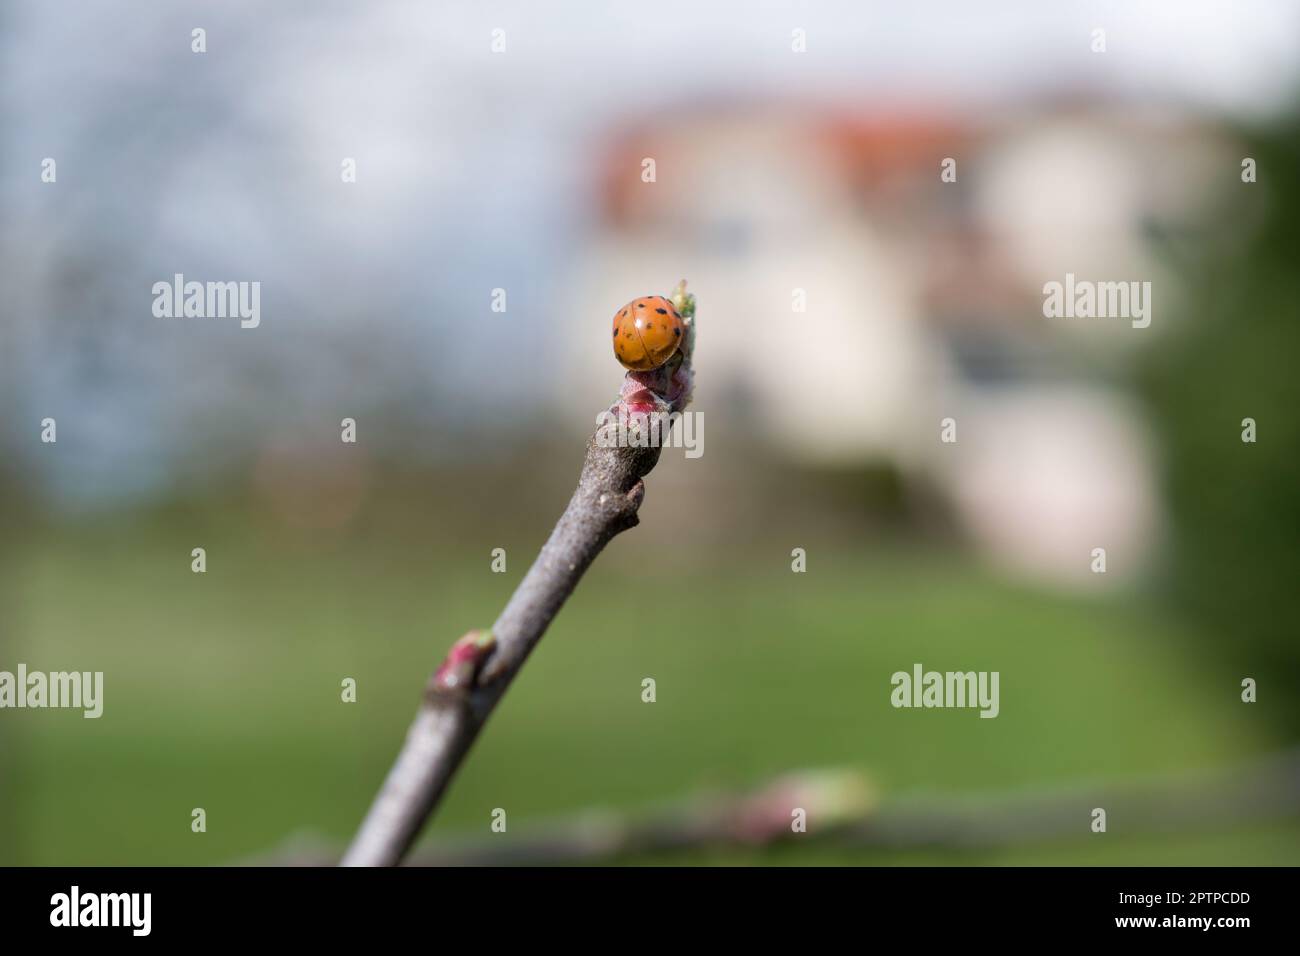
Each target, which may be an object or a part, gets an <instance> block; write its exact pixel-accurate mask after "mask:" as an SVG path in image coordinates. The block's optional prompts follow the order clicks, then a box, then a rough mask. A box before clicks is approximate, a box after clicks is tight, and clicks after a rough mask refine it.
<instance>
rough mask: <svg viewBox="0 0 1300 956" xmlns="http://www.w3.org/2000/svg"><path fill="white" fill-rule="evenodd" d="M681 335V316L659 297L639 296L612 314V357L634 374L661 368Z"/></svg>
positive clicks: (674, 349) (670, 304)
mask: <svg viewBox="0 0 1300 956" xmlns="http://www.w3.org/2000/svg"><path fill="white" fill-rule="evenodd" d="M685 336H686V325H685V323H683V322H682V317H681V314H680V313H679V312H678V311H677V309H676V308H674V306H673V304H672V302H671V301H670V300H669V299H666V298H664V297H663V296H661V295H643V296H642V297H641V298H639V299H633V300H632V301H631V302H629V303H628V304H627V305H625V306H623V308H621V309H619V310H618V311H617V312H616V313H614V355H615V357H616V358H617V359H618V360H619V361H620V362H621V363H622V364H623V365H624V366H625V367H627V368H630V369H632V370H633V371H635V372H648V371H650V370H651V369H654V368H658V367H659V366H661V365H663V364H664V363H665V362H667V361H668V360H669V359H670V358H672V357H673V354H674V353H675V352H676V351H677V349H678V348H679V347H681V344H682V339H683V338H685Z"/></svg>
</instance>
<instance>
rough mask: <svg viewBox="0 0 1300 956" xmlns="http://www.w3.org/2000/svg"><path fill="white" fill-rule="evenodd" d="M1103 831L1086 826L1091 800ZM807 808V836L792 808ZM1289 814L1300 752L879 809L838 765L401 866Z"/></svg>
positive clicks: (313, 859)
mask: <svg viewBox="0 0 1300 956" xmlns="http://www.w3.org/2000/svg"><path fill="white" fill-rule="evenodd" d="M1096 807H1100V808H1103V809H1105V810H1106V811H1107V832H1106V833H1104V834H1098V833H1092V832H1091V831H1090V824H1091V821H1092V816H1091V813H1092V810H1093V808H1096ZM796 809H799V810H802V811H804V812H805V813H806V820H807V829H806V832H797V831H796V830H795V829H794V826H793V824H794V819H793V817H792V811H794V810H796ZM1298 816H1300V751H1297V750H1291V751H1286V752H1284V753H1279V754H1275V755H1273V756H1270V757H1268V758H1265V759H1262V760H1256V761H1251V762H1249V763H1246V764H1241V765H1237V766H1234V767H1233V768H1232V769H1231V770H1228V771H1224V770H1211V771H1203V772H1198V773H1180V774H1163V775H1158V776H1155V777H1151V778H1148V779H1146V780H1141V781H1134V782H1130V783H1125V784H1122V785H1114V784H1110V785H1101V784H1093V785H1075V786H1071V787H1060V788H1054V789H1052V790H1050V791H1043V792H1024V793H1007V794H984V795H980V796H969V797H963V798H952V797H940V796H934V795H925V794H916V795H903V796H900V797H898V798H895V799H894V800H891V801H890V802H889V803H887V804H885V805H881V804H880V803H879V799H878V796H877V794H876V793H875V791H874V789H873V787H872V785H871V783H870V780H869V779H868V778H867V776H866V775H864V774H862V773H861V772H859V771H856V770H851V769H839V770H823V771H817V772H799V773H790V774H785V775H782V776H781V777H778V778H775V779H773V780H771V781H768V782H767V783H764V784H762V785H760V786H758V787H755V788H753V789H752V790H749V791H742V792H736V793H731V794H726V793H713V794H710V793H701V794H697V795H695V796H692V797H690V798H688V799H685V800H682V801H679V802H677V803H673V804H669V805H666V806H664V807H663V808H661V809H660V810H658V811H654V812H650V813H644V812H643V813H627V812H620V811H612V810H606V811H599V810H590V811H587V812H584V813H580V814H576V815H574V816H573V817H570V818H565V819H558V820H552V821H549V822H545V821H539V822H537V823H534V824H532V825H530V826H525V827H524V828H522V829H521V830H520V831H519V832H513V831H510V832H507V833H505V834H496V835H492V836H483V837H470V836H465V835H457V834H448V835H446V836H444V837H442V838H440V839H439V840H438V841H437V842H436V843H433V844H431V845H429V846H427V847H425V848H423V849H422V850H420V852H418V853H416V854H415V855H413V856H412V857H411V859H410V860H409V861H408V862H409V864H410V865H412V866H526V865H537V864H547V865H558V864H566V863H568V864H604V863H615V862H620V861H633V862H635V861H636V860H638V859H641V860H646V859H650V858H654V857H659V858H662V859H665V860H671V859H672V858H673V854H678V855H680V854H686V855H688V856H691V855H695V856H698V855H700V854H723V855H724V858H725V854H726V853H728V852H731V853H736V852H740V853H753V852H755V851H760V850H773V849H778V848H780V847H781V846H795V845H802V844H804V843H810V844H812V845H815V846H820V847H822V848H826V849H839V850H845V851H862V850H872V851H877V852H879V851H913V852H916V851H929V850H947V851H959V852H965V853H988V852H989V851H995V850H999V849H1008V848H1012V847H1021V848H1023V847H1030V846H1034V845H1050V844H1052V843H1057V842H1066V843H1069V842H1073V841H1083V840H1116V841H1121V842H1125V843H1132V842H1134V841H1135V840H1141V839H1149V838H1152V837H1161V836H1163V837H1171V836H1177V835H1178V834H1180V833H1186V832H1201V833H1205V832H1216V831H1223V830H1227V831H1231V830H1232V829H1233V828H1235V827H1242V826H1258V825H1261V824H1268V823H1276V822H1279V821H1292V820H1295V819H1296V818H1297V817H1298ZM335 853H336V851H332V850H331V849H330V846H329V844H328V841H324V840H321V839H320V838H319V837H311V836H305V835H303V836H298V837H295V838H293V839H291V840H290V841H288V842H287V843H286V845H284V846H282V847H281V848H279V849H278V850H276V851H273V852H272V853H270V854H267V855H266V856H262V857H254V858H251V859H248V860H244V861H241V862H242V863H244V864H245V865H255V866H329V865H332V863H333V862H334V860H335V859H336V856H335Z"/></svg>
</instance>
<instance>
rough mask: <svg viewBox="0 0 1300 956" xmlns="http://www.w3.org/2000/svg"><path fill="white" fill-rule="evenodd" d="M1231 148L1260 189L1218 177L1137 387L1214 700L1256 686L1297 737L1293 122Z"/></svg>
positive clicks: (1299, 463) (1298, 156) (1299, 249)
mask: <svg viewBox="0 0 1300 956" xmlns="http://www.w3.org/2000/svg"><path fill="white" fill-rule="evenodd" d="M1239 138H1240V141H1241V142H1242V143H1243V145H1244V148H1243V151H1242V157H1241V158H1242V160H1244V159H1245V158H1246V157H1251V158H1253V159H1254V160H1255V161H1256V163H1257V167H1258V181H1257V182H1254V183H1247V182H1244V181H1242V177H1241V175H1240V174H1239V173H1238V172H1236V171H1234V170H1232V169H1228V170H1226V171H1225V175H1226V176H1227V177H1230V178H1229V188H1228V191H1227V201H1226V202H1225V203H1215V204H1214V207H1215V208H1214V214H1213V216H1212V221H1211V222H1209V223H1208V228H1207V229H1205V231H1204V237H1205V238H1204V241H1202V242H1199V243H1198V244H1197V245H1196V247H1195V250H1194V252H1193V254H1192V255H1191V256H1190V257H1188V258H1186V259H1182V261H1180V262H1179V263H1178V266H1177V267H1178V270H1179V272H1181V273H1183V274H1184V275H1183V278H1184V282H1185V290H1186V293H1187V298H1186V300H1185V302H1186V308H1185V310H1184V311H1183V312H1182V314H1180V315H1176V316H1172V317H1171V318H1170V321H1171V322H1174V323H1177V324H1178V325H1179V326H1181V327H1180V328H1178V329H1176V330H1175V332H1176V334H1171V335H1169V336H1168V338H1167V339H1162V340H1161V342H1160V343H1159V344H1158V346H1157V347H1156V348H1154V349H1152V350H1151V352H1150V353H1148V354H1149V362H1148V363H1147V365H1146V368H1145V370H1144V372H1145V374H1144V376H1143V385H1144V388H1145V392H1146V395H1147V397H1148V399H1149V400H1150V403H1151V406H1152V410H1153V414H1154V416H1155V423H1156V426H1157V429H1158V432H1159V434H1160V435H1161V437H1162V439H1163V441H1164V453H1165V459H1164V463H1165V483H1166V488H1167V491H1168V499H1167V500H1168V502H1169V507H1170V510H1171V512H1172V518H1173V522H1172V523H1173V534H1172V545H1173V554H1172V556H1171V558H1172V560H1171V564H1170V568H1171V580H1170V582H1169V583H1170V591H1171V596H1172V597H1173V599H1174V600H1175V601H1176V602H1177V604H1178V606H1179V608H1180V609H1181V610H1182V611H1183V612H1184V613H1186V614H1188V615H1191V616H1192V617H1193V618H1194V620H1195V622H1196V623H1197V625H1198V630H1199V631H1200V632H1202V633H1203V634H1205V636H1206V637H1207V638H1208V639H1209V640H1210V641H1212V642H1213V644H1214V646H1215V648H1216V651H1217V653H1218V654H1219V655H1221V659H1222V660H1223V661H1224V663H1225V664H1226V665H1227V666H1228V667H1229V670H1228V671H1227V673H1226V674H1225V691H1224V692H1225V693H1229V694H1231V693H1234V690H1233V687H1234V686H1235V687H1238V688H1239V686H1240V683H1241V678H1244V677H1253V678H1255V679H1256V680H1257V681H1258V683H1259V699H1260V706H1264V705H1265V704H1266V706H1267V712H1268V713H1269V714H1270V715H1273V716H1275V717H1277V718H1278V720H1279V721H1280V722H1282V723H1283V724H1285V729H1286V731H1287V732H1288V733H1290V734H1295V733H1296V732H1297V731H1300V694H1297V691H1300V655H1297V650H1298V649H1300V648H1298V646H1297V634H1296V625H1297V621H1300V548H1297V530H1298V529H1300V495H1297V490H1298V482H1297V479H1298V478H1300V416H1298V414H1297V413H1298V412H1300V374H1297V368H1296V363H1297V361H1300V271H1298V270H1297V262H1296V257H1297V253H1300V118H1298V117H1296V116H1292V117H1291V118H1290V119H1288V120H1287V121H1285V122H1280V123H1278V124H1276V125H1273V126H1270V127H1268V128H1266V129H1257V130H1242V131H1239ZM1243 193H1244V195H1243ZM1243 223H1244V224H1245V227H1244V228H1243V227H1242V224H1243ZM1247 418H1251V419H1254V421H1255V423H1256V426H1257V435H1256V441H1255V442H1254V443H1247V442H1245V441H1243V438H1242V433H1243V430H1244V426H1243V419H1247ZM1239 692H1240V691H1239V690H1237V691H1236V693H1239Z"/></svg>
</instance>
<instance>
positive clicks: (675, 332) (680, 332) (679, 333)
mask: <svg viewBox="0 0 1300 956" xmlns="http://www.w3.org/2000/svg"><path fill="white" fill-rule="evenodd" d="M681 334H682V330H681V329H673V335H681Z"/></svg>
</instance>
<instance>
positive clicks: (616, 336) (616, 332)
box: [614, 329, 618, 338]
mask: <svg viewBox="0 0 1300 956" xmlns="http://www.w3.org/2000/svg"><path fill="white" fill-rule="evenodd" d="M614 338H618V329H615V330H614Z"/></svg>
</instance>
